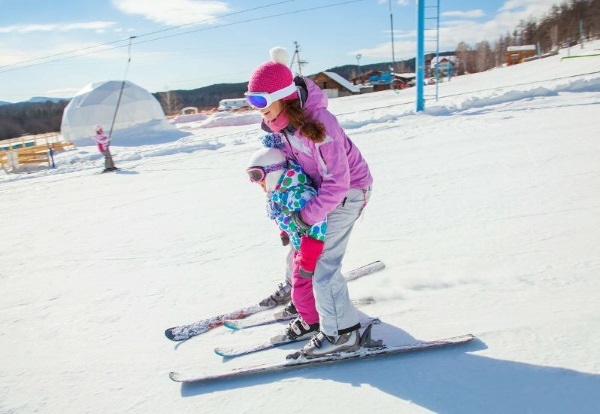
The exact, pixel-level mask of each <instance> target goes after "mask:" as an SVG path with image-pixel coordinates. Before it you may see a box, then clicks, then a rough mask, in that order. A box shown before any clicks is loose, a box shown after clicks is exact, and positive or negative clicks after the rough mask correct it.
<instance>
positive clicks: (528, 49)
mask: <svg viewBox="0 0 600 414" xmlns="http://www.w3.org/2000/svg"><path fill="white" fill-rule="evenodd" d="M535 54H536V47H535V45H525V46H509V47H508V48H506V66H510V65H516V64H518V63H523V61H524V59H526V58H529V57H532V56H535Z"/></svg>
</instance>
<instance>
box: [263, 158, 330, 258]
mask: <svg viewBox="0 0 600 414" xmlns="http://www.w3.org/2000/svg"><path fill="white" fill-rule="evenodd" d="M311 184H312V181H311V179H310V178H309V177H308V175H306V173H305V172H304V171H303V170H302V168H301V167H300V165H299V164H298V163H296V162H295V161H293V160H288V168H287V170H286V171H285V172H284V173H283V175H282V176H281V179H280V180H279V183H278V184H277V186H276V187H275V190H274V191H272V192H269V193H268V194H267V214H268V215H269V217H270V218H272V219H274V220H275V221H276V222H277V224H278V225H279V228H280V229H281V230H283V231H285V232H286V233H287V234H288V236H289V237H290V242H291V243H292V246H293V247H294V249H295V250H299V249H300V238H301V237H302V236H304V235H307V236H309V237H311V238H313V239H316V240H319V241H324V240H325V233H326V232H327V219H325V220H323V221H320V222H318V223H315V224H313V225H312V226H311V227H310V228H309V229H308V231H307V232H306V233H305V234H301V233H300V231H299V230H298V229H297V228H296V225H295V224H294V222H293V221H291V219H290V214H291V213H292V212H294V211H299V210H301V209H302V207H304V205H305V204H306V203H307V201H308V200H310V199H311V198H313V197H314V196H315V195H316V194H317V190H315V189H314V188H313V187H312V186H311Z"/></svg>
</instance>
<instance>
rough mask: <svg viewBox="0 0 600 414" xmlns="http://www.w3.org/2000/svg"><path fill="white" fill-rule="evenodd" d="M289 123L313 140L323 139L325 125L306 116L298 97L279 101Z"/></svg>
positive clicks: (319, 140) (320, 140)
mask: <svg viewBox="0 0 600 414" xmlns="http://www.w3.org/2000/svg"><path fill="white" fill-rule="evenodd" d="M281 102H282V103H283V109H284V110H285V112H286V114H287V116H288V118H289V119H290V124H292V125H293V126H294V127H295V128H297V129H298V130H299V131H300V133H301V134H302V135H304V136H305V137H307V138H309V139H310V140H311V141H313V142H322V141H323V140H324V139H325V125H323V124H322V123H321V122H319V121H314V120H312V119H309V118H307V117H306V114H305V113H304V110H302V107H301V106H300V101H299V100H298V99H293V100H289V101H281Z"/></svg>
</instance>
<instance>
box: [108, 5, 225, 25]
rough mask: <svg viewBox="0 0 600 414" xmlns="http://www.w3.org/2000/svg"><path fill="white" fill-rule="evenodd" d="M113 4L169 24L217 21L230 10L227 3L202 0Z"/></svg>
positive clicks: (129, 11)
mask: <svg viewBox="0 0 600 414" xmlns="http://www.w3.org/2000/svg"><path fill="white" fill-rule="evenodd" d="M113 4H114V5H115V7H117V8H118V9H119V10H120V11H122V12H123V13H126V14H134V15H140V16H142V17H144V18H145V19H148V20H151V21H153V22H156V23H160V24H165V25H169V26H178V25H184V24H192V23H205V24H212V23H215V21H214V20H215V19H216V18H217V17H218V16H219V15H222V14H223V13H226V12H228V11H229V7H228V6H227V4H226V3H224V2H220V1H201V0H168V1H157V2H154V1H147V0H113Z"/></svg>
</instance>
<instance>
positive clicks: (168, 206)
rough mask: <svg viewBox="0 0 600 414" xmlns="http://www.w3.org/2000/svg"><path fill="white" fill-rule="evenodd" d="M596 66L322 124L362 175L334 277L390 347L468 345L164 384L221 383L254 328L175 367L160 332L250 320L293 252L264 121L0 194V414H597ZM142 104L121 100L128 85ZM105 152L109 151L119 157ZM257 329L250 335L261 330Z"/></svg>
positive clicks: (164, 139) (59, 167)
mask: <svg viewBox="0 0 600 414" xmlns="http://www.w3.org/2000/svg"><path fill="white" fill-rule="evenodd" d="M599 49H600V43H598V42H596V43H589V44H586V48H585V49H583V50H581V49H579V48H578V47H574V48H572V49H571V50H570V51H568V53H569V55H570V56H574V55H575V54H576V53H577V54H590V55H593V54H595V55H596V56H588V57H579V58H568V59H562V58H564V57H566V56H567V51H563V52H561V54H560V55H558V56H553V57H548V58H545V59H541V60H537V61H533V62H529V63H525V64H521V65H516V66H511V67H503V68H497V69H494V70H491V71H488V72H485V73H480V74H473V75H466V76H461V77H455V78H453V79H452V80H451V81H450V82H443V83H441V84H439V99H438V100H436V99H435V98H434V97H432V95H433V94H434V93H435V86H434V85H429V86H427V87H426V88H425V91H426V94H427V95H428V97H427V100H426V105H425V107H426V110H425V111H424V112H422V113H416V112H415V95H414V93H415V91H414V89H407V90H403V91H401V92H399V93H397V94H396V93H394V92H393V91H383V92H378V93H371V94H364V95H359V96H352V97H345V98H337V99H332V100H330V109H331V111H332V112H333V113H334V114H336V115H338V117H339V120H340V122H341V124H342V125H343V127H344V128H345V129H346V130H347V132H348V134H349V136H350V137H351V138H352V139H353V141H354V142H355V143H356V145H358V146H359V147H360V148H361V150H362V152H363V154H364V156H365V158H366V159H367V161H368V162H369V165H370V167H371V169H372V172H373V176H374V179H375V182H374V191H373V198H372V199H371V202H370V204H369V206H368V207H367V209H366V210H365V214H364V216H363V218H362V219H361V220H360V221H359V222H357V224H356V226H355V229H354V232H353V235H352V238H351V241H350V244H349V247H348V251H347V255H346V258H345V261H344V270H346V271H348V270H350V269H352V268H355V267H358V266H361V265H363V264H365V263H368V262H371V261H373V260H382V261H383V262H385V264H386V268H385V269H384V270H383V271H381V272H378V273H375V274H372V275H369V276H367V277H364V278H362V279H359V280H357V281H354V282H351V284H350V285H349V288H350V293H351V296H352V297H353V298H355V299H360V298H365V297H369V296H372V297H373V298H375V303H374V304H370V305H365V306H361V307H360V308H359V310H360V312H361V314H363V315H364V316H365V317H366V316H378V317H379V318H380V319H381V320H382V324H380V325H377V326H375V327H374V329H373V337H374V338H376V339H383V340H384V341H385V342H386V343H388V344H410V343H414V342H417V341H422V340H429V339H435V338H442V337H448V336H454V335H459V334H465V333H472V334H474V335H475V336H476V337H477V339H476V340H475V341H473V342H472V343H470V344H468V345H465V346H460V347H456V348H453V349H445V350H437V351H427V352H422V353H416V354H411V355H401V356H393V357H387V358H381V359H373V360H369V361H358V362H348V363H344V364H338V365H330V366H324V367H316V368H307V369H300V370H297V371H292V372H289V373H284V374H280V375H265V376H257V377H249V378H244V379H237V380H232V381H227V382H220V383H215V384H209V385H185V386H182V385H181V384H178V383H175V382H172V381H171V380H170V379H169V377H168V373H169V372H170V371H180V372H186V373H202V372H223V371H227V370H231V369H235V368H236V367H244V366H249V365H254V364H260V363H264V362H267V363H269V362H276V361H279V360H282V359H284V358H285V356H286V355H287V354H288V353H290V352H292V351H293V350H295V349H298V348H299V347H300V346H301V345H300V344H296V345H287V346H285V347H282V348H278V349H272V350H269V351H265V352H261V353H256V354H253V355H249V356H244V357H240V358H235V359H231V360H223V359H222V358H221V357H218V356H217V355H215V354H214V352H213V349H214V348H215V347H218V346H231V345H234V344H247V345H249V344H253V343H257V342H262V341H264V340H265V339H267V338H269V337H270V336H272V335H275V334H277V333H279V332H280V331H281V330H282V325H270V326H265V327H260V328H255V329H250V330H247V331H240V332H235V331H232V330H229V329H226V328H223V327H221V328H217V329H214V330H212V331H210V332H208V333H205V334H203V335H200V336H198V337H196V338H193V339H190V340H188V341H185V342H182V343H175V342H171V341H169V340H168V339H166V338H165V336H164V330H165V328H167V327H170V326H174V325H180V324H184V323H189V322H193V321H195V320H198V319H201V318H205V317H209V316H212V315H216V314H220V313H225V312H229V311H232V310H234V309H236V308H239V307H242V306H249V305H252V304H254V303H256V302H258V301H259V300H260V299H262V298H263V297H265V296H267V295H269V294H270V293H272V291H274V290H275V288H276V287H277V284H278V283H279V282H281V280H282V278H283V268H284V257H285V254H286V249H285V248H282V247H281V244H280V242H279V237H278V232H277V229H276V228H275V227H274V225H273V223H271V222H270V221H269V219H268V218H267V217H266V215H265V211H264V208H265V206H264V195H263V193H262V192H261V190H260V189H259V188H257V186H256V185H252V184H251V183H250V182H249V181H248V178H247V177H246V175H245V173H244V170H245V168H246V166H247V162H248V160H249V157H250V155H251V154H252V152H253V151H255V150H256V149H258V148H259V147H260V145H261V144H260V140H261V138H262V136H263V133H262V132H261V131H260V127H259V122H260V116H258V114H257V113H255V112H254V113H253V112H250V113H246V114H238V115H235V114H230V115H228V116H227V115H223V114H219V115H216V116H214V117H209V118H207V119H202V120H199V121H196V122H188V123H177V124H176V127H177V130H176V131H175V132H168V131H167V130H164V131H163V132H162V133H157V134H158V135H157V134H155V135H152V136H145V135H144V134H143V133H142V132H141V131H137V132H136V131H135V130H132V131H128V132H127V133H126V134H123V135H121V136H119V135H115V137H114V140H113V147H112V153H113V157H114V160H115V162H116V164H117V166H118V167H121V168H122V170H121V171H119V172H117V173H111V174H99V172H100V171H101V170H102V168H103V159H102V156H101V154H99V153H98V151H97V149H96V148H95V147H94V146H93V143H92V142H91V140H90V145H89V146H79V147H78V148H77V149H75V150H70V151H65V152H63V153H59V154H57V155H56V157H55V162H56V168H55V169H42V170H36V171H30V172H29V173H21V174H12V173H11V174H8V173H4V172H0V195H1V197H0V209H1V211H2V238H1V242H0V243H1V247H0V251H1V252H2V266H1V267H0V286H1V288H2V292H3V301H2V305H0V323H1V325H2V326H3V329H2V330H1V331H0V349H1V352H0V412H2V413H33V412H40V413H78V414H79V413H172V412H197V413H213V412H214V413H216V412H218V413H235V414H238V413H263V414H269V413H282V412H285V413H290V414H291V413H301V412H307V411H308V412H313V413H329V412H357V413H358V412H376V413H400V412H401V413H430V412H434V413H456V414H459V413H460V414H464V413H498V414H500V413H545V414H546V413H578V414H580V413H597V412H599V411H600V399H599V397H598V390H600V336H599V335H598V332H599V328H600V304H599V301H598V299H597V292H599V291H600V243H599V240H600V168H599V166H600V145H599V143H598V138H597V137H598V127H599V125H600V124H599V122H598V120H597V119H598V116H599V115H600V110H599V109H600V70H599V68H600V65H599V63H600V56H597V54H598V53H599ZM133 81H135V80H133ZM119 140H121V142H119ZM257 316H258V315H257Z"/></svg>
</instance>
